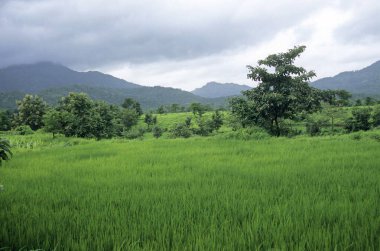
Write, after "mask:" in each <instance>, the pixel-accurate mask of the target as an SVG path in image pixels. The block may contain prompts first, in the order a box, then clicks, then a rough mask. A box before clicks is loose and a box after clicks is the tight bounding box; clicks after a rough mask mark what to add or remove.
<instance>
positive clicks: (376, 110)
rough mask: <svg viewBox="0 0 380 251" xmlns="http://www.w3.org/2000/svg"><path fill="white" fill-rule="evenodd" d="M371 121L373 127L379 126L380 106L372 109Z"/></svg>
mask: <svg viewBox="0 0 380 251" xmlns="http://www.w3.org/2000/svg"><path fill="white" fill-rule="evenodd" d="M372 120H373V125H374V126H380V105H376V106H375V107H374V111H373V115H372Z"/></svg>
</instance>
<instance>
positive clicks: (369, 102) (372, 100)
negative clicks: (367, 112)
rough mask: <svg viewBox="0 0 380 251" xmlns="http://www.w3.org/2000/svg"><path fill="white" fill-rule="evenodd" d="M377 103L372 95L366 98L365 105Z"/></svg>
mask: <svg viewBox="0 0 380 251" xmlns="http://www.w3.org/2000/svg"><path fill="white" fill-rule="evenodd" d="M375 103H376V101H375V99H373V98H372V97H366V98H365V105H367V106H369V105H374V104H375Z"/></svg>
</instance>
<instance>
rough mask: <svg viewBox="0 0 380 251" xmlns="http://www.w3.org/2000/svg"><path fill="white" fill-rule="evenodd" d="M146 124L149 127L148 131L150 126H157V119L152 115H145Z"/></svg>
mask: <svg viewBox="0 0 380 251" xmlns="http://www.w3.org/2000/svg"><path fill="white" fill-rule="evenodd" d="M144 122H145V123H146V124H147V125H148V129H149V128H150V126H152V125H155V124H157V117H156V116H153V114H152V113H147V114H145V118H144Z"/></svg>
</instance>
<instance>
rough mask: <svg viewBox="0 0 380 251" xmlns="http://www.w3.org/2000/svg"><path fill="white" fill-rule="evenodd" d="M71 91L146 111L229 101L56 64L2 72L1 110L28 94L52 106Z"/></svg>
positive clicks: (216, 105)
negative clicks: (131, 103) (136, 103)
mask: <svg viewBox="0 0 380 251" xmlns="http://www.w3.org/2000/svg"><path fill="white" fill-rule="evenodd" d="M69 92H84V93H87V94H88V95H89V96H90V97H91V98H93V99H96V100H104V101H106V102H108V103H111V104H117V105H120V104H121V103H122V102H123V100H124V99H125V98H128V97H130V98H134V99H136V100H137V101H139V102H140V103H141V105H142V107H143V109H146V110H147V109H155V108H157V107H159V106H160V105H169V104H173V103H177V104H180V105H188V104H190V103H192V102H200V103H204V104H209V105H211V106H214V107H221V106H225V105H226V103H227V99H226V98H204V97H200V96H197V95H194V94H192V93H190V92H186V91H182V90H180V89H175V88H166V87H147V86H142V85H137V84H134V83H130V82H127V81H125V80H123V79H119V78H115V77H113V76H111V75H107V74H103V73H101V72H77V71H74V70H71V69H69V68H67V67H65V66H62V65H59V64H53V63H37V64H31V65H18V66H11V67H7V68H4V69H1V70H0V108H6V109H14V108H16V100H20V99H22V98H23V96H24V95H25V94H27V93H32V94H37V95H39V96H41V97H42V98H43V99H44V100H45V101H46V102H48V103H49V104H56V103H57V102H58V100H59V99H60V98H61V97H63V96H66V95H67V94H68V93H69Z"/></svg>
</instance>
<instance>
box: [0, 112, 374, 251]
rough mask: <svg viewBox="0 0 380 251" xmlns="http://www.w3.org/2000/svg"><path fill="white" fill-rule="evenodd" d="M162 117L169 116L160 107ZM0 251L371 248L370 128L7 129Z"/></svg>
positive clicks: (0, 174) (0, 195) (0, 199)
mask: <svg viewBox="0 0 380 251" xmlns="http://www.w3.org/2000/svg"><path fill="white" fill-rule="evenodd" d="M168 116H169V115H168ZM8 138H10V139H11V141H12V144H14V145H15V148H14V158H13V159H12V160H11V161H10V162H7V163H5V165H4V166H3V167H2V168H0V183H1V184H3V185H4V191H2V192H0V249H1V250H19V249H23V250H30V249H45V250H53V249H54V250H163V249H168V250H215V249H217V250H221V249H225V250H270V249H275V250H379V249H380V142H379V139H380V133H379V132H378V131H377V132H376V131H373V132H369V133H357V134H351V135H344V136H336V137H316V138H308V137H298V138H293V139H287V138H269V139H264V140H256V141H241V140H224V139H222V138H218V137H211V138H190V139H158V140H157V139H148V140H143V141H141V140H133V141H127V140H121V139H119V140H118V139H115V140H103V141H94V140H78V139H67V138H63V137H58V138H56V139H54V140H52V139H51V135H47V134H35V135H31V136H11V135H9V137H8Z"/></svg>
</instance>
